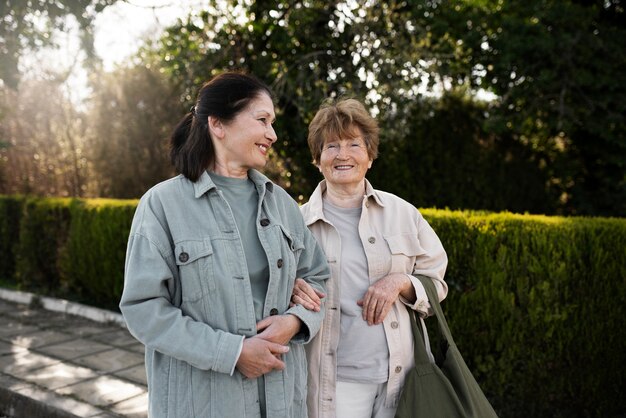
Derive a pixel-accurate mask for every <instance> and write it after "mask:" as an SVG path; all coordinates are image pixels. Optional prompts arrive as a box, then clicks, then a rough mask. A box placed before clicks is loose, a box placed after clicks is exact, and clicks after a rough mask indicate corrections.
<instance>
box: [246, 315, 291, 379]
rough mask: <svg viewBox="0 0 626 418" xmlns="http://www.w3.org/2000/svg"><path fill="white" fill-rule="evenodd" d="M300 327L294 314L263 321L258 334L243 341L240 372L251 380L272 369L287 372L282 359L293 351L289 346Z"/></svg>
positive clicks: (258, 324) (268, 318)
mask: <svg viewBox="0 0 626 418" xmlns="http://www.w3.org/2000/svg"><path fill="white" fill-rule="evenodd" d="M300 325H301V322H300V319H299V318H298V317H296V316H294V315H290V314H287V315H274V316H268V317H267V318H263V319H262V320H261V321H259V322H258V323H257V325H256V328H257V332H258V334H257V335H254V336H252V337H248V338H246V339H245V340H244V341H243V348H242V350H241V354H240V355H239V360H237V366H236V367H237V370H239V371H240V372H241V374H243V375H244V376H246V377H247V378H249V379H254V378H257V377H259V376H262V375H264V374H266V373H269V372H271V371H272V370H283V369H284V368H285V363H284V362H283V361H282V360H281V357H282V355H283V354H285V353H287V352H288V351H289V347H288V346H287V344H288V343H289V341H290V340H291V338H292V337H293V336H294V335H296V334H297V333H298V331H299V330H300Z"/></svg>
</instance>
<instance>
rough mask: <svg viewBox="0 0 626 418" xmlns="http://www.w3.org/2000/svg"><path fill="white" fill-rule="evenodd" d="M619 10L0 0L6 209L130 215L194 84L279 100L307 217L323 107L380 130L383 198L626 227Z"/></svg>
mask: <svg viewBox="0 0 626 418" xmlns="http://www.w3.org/2000/svg"><path fill="white" fill-rule="evenodd" d="M624 7H625V5H624V2H623V1H622V0H599V1H585V0H553V1H548V0H527V1H524V2H518V1H505V0H459V1H453V2H450V1H437V0H432V1H421V0H406V1H378V0H360V1H355V0H348V1H338V0H323V1H321V0H320V1H318V0H308V1H295V0H291V1H284V0H273V1H265V0H258V1H252V0H250V1H244V0H216V1H211V0H204V1H200V0H184V1H178V0H176V1H174V0H3V1H1V2H0V18H1V19H2V20H1V22H0V194H27V195H35V196H75V197H113V198H137V197H139V196H141V195H142V194H143V193H144V192H145V191H146V190H147V189H148V188H149V187H151V186H152V185H154V184H155V183H157V182H159V181H161V180H163V179H165V178H168V177H170V176H172V175H173V174H174V173H173V172H172V169H171V168H170V165H169V162H168V159H167V138H168V135H169V133H170V130H171V129H172V128H173V126H174V125H175V123H176V122H177V121H178V119H179V118H180V117H181V116H182V115H183V114H184V113H186V112H187V110H188V109H189V107H190V106H191V105H192V104H193V102H194V99H195V95H196V92H197V90H198V88H199V87H200V86H201V85H202V83H203V82H204V81H206V80H208V79H209V78H210V77H212V76H213V75H215V74H217V73H219V72H221V71H223V70H227V69H242V70H246V71H249V72H251V73H254V74H255V75H257V76H258V77H259V78H261V79H262V80H264V81H265V82H267V83H268V84H269V85H270V86H271V87H272V89H273V91H274V92H275V104H276V107H277V117H278V120H277V123H276V131H277V133H278V136H279V141H278V143H277V144H276V145H275V147H274V149H273V153H272V156H271V162H270V164H269V165H268V167H267V169H266V174H268V175H269V176H270V177H271V178H272V179H274V180H275V181H276V182H278V183H279V184H281V185H282V186H284V187H285V188H286V189H287V190H288V191H289V192H290V193H291V194H292V196H293V197H294V198H295V199H297V200H298V201H300V202H303V201H304V200H305V199H306V198H307V197H308V195H309V193H310V192H311V191H312V190H313V188H314V186H315V185H316V184H317V182H318V181H319V180H320V179H321V176H320V174H319V172H318V171H317V169H316V168H315V167H314V166H313V165H312V164H311V161H310V154H309V151H308V147H307V145H306V136H307V126H308V123H309V122H310V120H311V118H312V116H313V115H314V113H315V111H316V110H317V108H318V107H319V105H320V104H321V103H322V101H323V100H324V99H325V98H328V97H338V96H351V97H357V98H360V99H363V100H365V102H366V103H367V105H368V106H369V108H370V109H371V112H372V113H373V114H374V115H375V116H376V117H377V119H378V121H379V123H380V125H381V147H380V157H379V159H378V160H377V161H376V162H375V164H374V167H373V169H372V170H371V172H370V175H369V176H368V177H369V178H370V180H371V181H372V183H373V184H374V186H375V187H378V188H382V189H385V190H387V191H390V192H393V193H396V194H398V195H400V196H402V197H404V198H405V199H407V200H409V201H411V202H412V203H413V204H415V205H416V206H417V207H439V208H450V209H478V210H490V211H502V210H509V211H513V212H522V213H524V212H528V213H543V214H550V215H551V214H559V215H593V216H618V217H621V216H624V215H625V214H626V169H625V165H626V136H625V133H626V126H625V119H626V94H625V93H626V71H624V69H625V68H626V42H624V39H626V15H625V11H624Z"/></svg>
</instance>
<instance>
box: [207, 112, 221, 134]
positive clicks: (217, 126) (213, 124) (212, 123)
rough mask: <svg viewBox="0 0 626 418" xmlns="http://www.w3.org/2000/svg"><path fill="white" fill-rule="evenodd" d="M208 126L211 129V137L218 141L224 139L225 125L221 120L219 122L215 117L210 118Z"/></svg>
mask: <svg viewBox="0 0 626 418" xmlns="http://www.w3.org/2000/svg"><path fill="white" fill-rule="evenodd" d="M207 124H208V127H209V132H210V133H211V137H213V138H216V139H217V138H219V139H222V138H224V133H225V132H224V124H223V123H222V121H221V120H219V119H218V118H216V117H215V116H209V120H208V122H207Z"/></svg>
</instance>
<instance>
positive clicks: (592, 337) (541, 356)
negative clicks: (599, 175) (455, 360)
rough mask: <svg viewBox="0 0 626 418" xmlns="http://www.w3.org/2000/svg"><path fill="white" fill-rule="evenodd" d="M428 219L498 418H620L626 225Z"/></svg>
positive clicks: (450, 301) (460, 326)
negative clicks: (444, 256) (440, 245)
mask: <svg viewBox="0 0 626 418" xmlns="http://www.w3.org/2000/svg"><path fill="white" fill-rule="evenodd" d="M422 212H423V214H424V216H425V217H426V218H427V219H428V221H429V222H430V224H431V225H432V226H433V228H434V229H435V230H436V231H437V234H438V235H439V237H440V238H441V240H442V242H443V244H444V247H445V248H446V251H447V252H448V256H449V259H450V264H449V268H448V271H447V272H446V282H447V283H448V284H449V286H450V292H449V296H448V298H447V299H446V301H445V302H444V310H445V311H446V312H447V315H448V317H449V322H450V324H451V329H452V334H453V335H454V336H455V340H456V341H457V343H458V345H459V348H460V350H461V352H462V353H463V354H464V357H465V359H466V360H467V361H468V364H469V366H470V368H471V369H472V370H473V371H474V372H475V375H476V376H477V379H478V380H479V381H480V382H481V383H482V387H483V389H484V390H485V391H486V393H488V394H489V396H490V398H491V399H492V401H493V402H494V407H495V408H496V410H498V411H499V412H500V416H506V417H510V418H516V417H528V416H532V417H555V418H565V417H601V416H611V417H617V416H622V414H623V413H624V412H625V411H626V403H624V401H623V400H621V399H622V396H621V391H622V389H621V388H622V387H623V385H624V383H625V382H624V376H623V374H622V373H620V372H619V371H618V370H621V366H620V364H622V363H623V362H624V360H625V359H624V353H626V350H625V349H626V342H625V341H626V335H625V334H626V332H625V331H624V327H623V320H622V318H621V316H620V315H619V314H617V315H615V314H614V313H615V312H620V311H621V307H620V306H621V305H620V304H621V301H622V300H624V297H626V281H625V278H626V263H624V261H625V260H626V223H625V221H624V220H622V219H610V218H559V217H544V216H529V215H525V216H523V215H512V214H508V213H497V214H471V213H468V212H449V211H435V210H424V211H422ZM538 382H540V385H539V386H537V384H538Z"/></svg>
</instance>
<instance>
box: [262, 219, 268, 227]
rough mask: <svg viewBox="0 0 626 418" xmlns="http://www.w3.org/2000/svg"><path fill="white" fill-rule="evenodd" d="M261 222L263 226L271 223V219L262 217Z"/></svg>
mask: <svg viewBox="0 0 626 418" xmlns="http://www.w3.org/2000/svg"><path fill="white" fill-rule="evenodd" d="M259 223H260V224H261V226H268V225H269V224H270V220H269V219H261V221H260V222H259Z"/></svg>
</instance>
